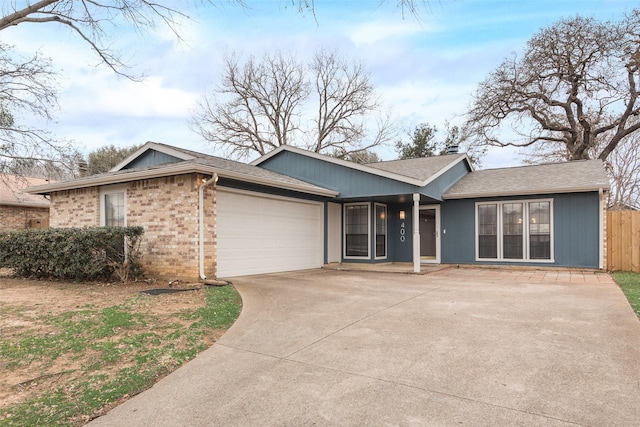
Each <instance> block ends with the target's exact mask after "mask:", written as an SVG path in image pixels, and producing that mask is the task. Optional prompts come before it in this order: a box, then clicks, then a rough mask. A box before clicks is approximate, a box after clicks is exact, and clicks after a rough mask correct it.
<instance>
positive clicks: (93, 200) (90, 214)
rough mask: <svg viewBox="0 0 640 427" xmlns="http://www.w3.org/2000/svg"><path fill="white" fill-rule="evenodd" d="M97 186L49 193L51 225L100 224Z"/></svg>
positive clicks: (94, 225) (91, 225)
mask: <svg viewBox="0 0 640 427" xmlns="http://www.w3.org/2000/svg"><path fill="white" fill-rule="evenodd" d="M99 196H100V192H99V189H98V187H89V188H79V189H77V190H65V191H58V192H55V193H53V194H51V215H50V218H49V222H50V225H51V227H60V228H68V227H97V226H99V225H100V209H99V208H98V206H99V201H100V197H99Z"/></svg>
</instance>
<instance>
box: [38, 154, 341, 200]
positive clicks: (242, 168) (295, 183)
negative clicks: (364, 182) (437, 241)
mask: <svg viewBox="0 0 640 427" xmlns="http://www.w3.org/2000/svg"><path fill="white" fill-rule="evenodd" d="M153 144H156V145H158V146H164V147H168V148H170V149H171V150H173V151H179V152H182V153H184V154H186V156H185V157H186V158H187V160H179V161H176V162H172V163H163V164H158V165H152V166H146V167H140V168H131V169H120V170H116V171H113V172H105V173H101V174H96V175H89V176H85V177H81V178H77V179H74V180H71V181H63V182H59V183H57V184H58V185H57V187H60V186H62V187H69V188H71V187H72V186H78V187H82V186H88V185H95V184H92V183H93V182H95V181H96V180H100V179H105V180H111V181H113V182H125V181H127V179H128V178H127V177H128V176H129V175H131V176H136V175H135V174H136V173H139V172H142V171H149V172H152V171H156V173H158V174H161V173H162V172H161V171H162V170H163V169H165V168H172V167H175V166H181V167H182V168H183V169H184V168H189V167H190V166H193V167H194V168H198V167H199V166H200V167H202V166H204V167H205V168H206V169H207V170H212V171H215V172H217V173H218V175H219V176H221V177H224V178H231V179H238V180H243V179H246V180H248V181H252V182H257V183H264V184H265V185H271V186H282V187H283V188H295V189H296V190H299V191H303V192H306V191H308V192H310V193H324V192H327V191H332V190H331V189H327V188H324V187H320V186H317V185H314V184H310V183H308V182H305V181H302V180H299V179H296V178H292V177H290V176H286V175H282V174H279V173H277V172H272V171H269V170H266V169H263V168H260V167H257V166H252V165H248V164H246V163H241V162H237V161H234V160H228V159H223V158H221V157H216V156H211V155H208V154H204V153H198V152H195V151H191V150H186V149H182V148H178V147H172V146H168V145H165V144H159V143H155V142H154V143H153ZM150 149H153V147H152V146H151V147H150ZM225 172H226V173H225ZM132 179H134V178H132ZM135 179H138V178H135ZM100 185H104V183H101V184H100ZM56 191H57V190H56ZM43 192H46V191H43Z"/></svg>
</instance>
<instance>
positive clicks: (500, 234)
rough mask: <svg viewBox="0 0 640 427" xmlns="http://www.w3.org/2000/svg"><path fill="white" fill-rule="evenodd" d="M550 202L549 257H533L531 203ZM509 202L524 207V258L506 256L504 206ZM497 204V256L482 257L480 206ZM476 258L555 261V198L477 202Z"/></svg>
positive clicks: (540, 261) (529, 261)
mask: <svg viewBox="0 0 640 427" xmlns="http://www.w3.org/2000/svg"><path fill="white" fill-rule="evenodd" d="M532 203H548V204H549V258H548V259H541V258H531V239H530V236H531V232H530V227H531V223H530V204H532ZM507 204H521V205H522V209H523V218H522V226H523V230H522V258H505V256H504V236H505V234H504V211H503V206H504V205H507ZM486 205H496V206H497V212H496V213H497V231H496V233H497V234H496V237H497V242H496V243H497V248H496V249H497V256H496V257H495V258H481V257H480V234H479V232H480V222H479V221H480V215H479V210H480V209H479V208H480V206H486ZM474 233H475V259H476V261H479V262H508V263H523V262H525V263H546V264H549V263H555V255H554V234H555V233H554V224H553V198H543V199H517V200H516V199H514V200H487V201H482V202H476V203H475V230H474Z"/></svg>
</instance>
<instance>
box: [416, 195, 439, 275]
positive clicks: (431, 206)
mask: <svg viewBox="0 0 640 427" xmlns="http://www.w3.org/2000/svg"><path fill="white" fill-rule="evenodd" d="M429 209H433V210H434V211H435V213H436V259H435V260H423V259H422V258H420V263H422V264H440V249H441V247H440V245H441V241H440V234H441V233H440V205H420V209H419V210H421V211H423V210H429ZM419 215H420V212H418V220H420V217H419ZM418 227H420V225H418ZM421 238H422V237H421ZM421 243H422V242H421Z"/></svg>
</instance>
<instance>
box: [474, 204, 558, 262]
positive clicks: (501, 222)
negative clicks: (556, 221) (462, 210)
mask: <svg viewBox="0 0 640 427" xmlns="http://www.w3.org/2000/svg"><path fill="white" fill-rule="evenodd" d="M552 207H553V206H552V201H551V200H532V201H508V202H491V203H476V232H477V236H476V237H477V238H476V257H477V259H478V260H483V259H486V260H489V259H491V260H503V261H530V260H541V261H551V260H552V259H553V253H552V247H553V244H552V239H553V226H552V223H551V218H552V216H553V215H552Z"/></svg>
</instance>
